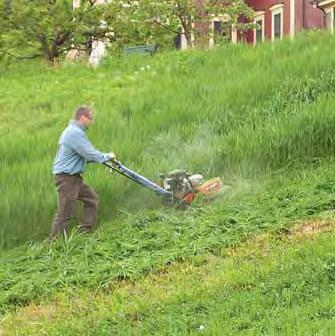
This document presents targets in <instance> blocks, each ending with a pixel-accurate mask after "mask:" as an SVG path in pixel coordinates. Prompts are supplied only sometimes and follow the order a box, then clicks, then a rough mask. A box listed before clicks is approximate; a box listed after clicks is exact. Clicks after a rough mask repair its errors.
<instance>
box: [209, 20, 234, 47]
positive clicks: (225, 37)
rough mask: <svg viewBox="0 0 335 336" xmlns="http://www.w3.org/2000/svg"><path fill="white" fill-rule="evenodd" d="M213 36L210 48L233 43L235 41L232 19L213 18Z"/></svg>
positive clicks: (211, 36)
mask: <svg viewBox="0 0 335 336" xmlns="http://www.w3.org/2000/svg"><path fill="white" fill-rule="evenodd" d="M210 25H211V34H210V38H209V47H213V46H214V45H216V44H221V45H222V44H224V43H227V42H231V41H232V39H233V33H234V32H233V29H232V24H231V20H230V17H229V16H228V15H227V14H226V15H219V16H217V17H214V16H213V19H212V20H211V21H210Z"/></svg>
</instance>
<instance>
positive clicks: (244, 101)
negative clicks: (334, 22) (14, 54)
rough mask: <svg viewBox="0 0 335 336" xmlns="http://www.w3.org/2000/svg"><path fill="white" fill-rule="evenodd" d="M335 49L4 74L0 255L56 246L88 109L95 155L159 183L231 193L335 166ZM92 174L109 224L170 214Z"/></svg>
mask: <svg viewBox="0 0 335 336" xmlns="http://www.w3.org/2000/svg"><path fill="white" fill-rule="evenodd" d="M334 47H335V40H334V38H333V37H332V36H328V35H327V34H321V33H317V34H316V33H313V34H306V35H302V36H300V38H298V39H296V40H295V41H294V42H293V41H289V40H287V41H284V42H282V43H278V44H271V45H270V44H264V45H262V46H259V47H257V48H251V47H249V46H245V45H238V46H229V47H225V48H222V49H215V50H212V51H208V52H204V51H187V52H180V53H168V54H162V55H157V57H153V58H149V57H138V58H137V57H135V58H127V59H112V58H111V59H107V60H105V62H104V64H103V65H102V66H101V67H99V68H98V69H91V68H89V67H86V66H84V65H63V66H60V67H58V68H49V67H46V66H43V65H40V64H34V63H31V64H24V65H23V64H17V65H15V66H9V67H3V68H2V71H1V73H0V81H1V87H0V137H1V142H0V157H1V160H0V223H1V227H0V247H1V248H9V247H12V246H16V245H19V244H21V243H23V242H26V241H31V240H39V239H42V238H43V237H45V236H47V234H48V232H49V227H50V222H51V220H52V216H53V212H54V210H55V202H56V195H55V190H54V187H53V181H52V174H51V164H52V161H53V157H54V154H55V151H56V144H57V140H58V137H59V135H60V133H61V132H62V130H63V128H64V127H65V126H66V125H67V123H68V120H69V119H70V118H71V116H72V114H73V111H74V109H75V108H76V107H77V106H78V105H80V104H89V105H92V106H94V108H95V110H96V122H95V125H94V126H93V127H92V129H91V130H90V131H89V136H90V138H91V139H92V141H93V143H94V144H95V145H96V147H97V148H99V149H101V150H103V151H110V150H113V151H114V152H116V153H117V155H118V157H119V159H120V160H121V161H123V162H124V163H125V164H126V165H128V166H130V167H131V168H133V169H135V170H137V171H139V172H141V173H142V174H144V175H146V176H148V177H149V178H151V179H153V180H156V179H157V176H158V173H159V172H161V171H167V170H170V169H173V168H178V167H181V168H187V169H189V170H191V171H194V172H198V171H199V172H203V173H204V174H205V175H206V176H208V177H211V176H214V175H219V176H223V177H224V181H227V182H230V183H231V182H234V181H238V180H244V179H256V180H257V179H261V178H262V176H263V175H266V174H270V173H272V172H274V171H277V170H278V169H281V170H282V171H284V172H285V171H286V172H287V171H288V170H290V169H292V168H293V167H295V166H297V165H301V164H315V163H317V162H318V161H319V160H320V159H322V158H326V157H329V156H333V154H334V137H333V130H334V126H335V114H334V112H333V111H334V107H335V103H334V88H335V76H334V71H333V69H334V66H335V55H334V53H333V50H334ZM85 175H86V179H87V181H88V182H89V183H90V184H91V185H92V186H94V188H95V189H96V191H97V192H98V193H99V195H100V199H101V211H100V219H101V222H106V221H108V220H111V219H114V220H115V221H116V222H117V221H118V216H119V213H120V211H121V212H123V211H126V212H128V211H133V210H136V209H143V208H156V207H157V206H159V204H160V203H159V200H157V199H156V198H155V196H153V195H152V194H151V193H150V192H149V191H146V190H143V189H140V187H138V186H136V185H134V184H131V183H130V182H128V181H125V180H124V179H123V178H122V177H118V176H111V175H110V174H109V173H108V172H107V171H106V170H105V169H104V168H103V167H99V166H93V165H92V166H90V167H89V168H88V170H87V172H86V174H85ZM139 193H140V195H141V197H139Z"/></svg>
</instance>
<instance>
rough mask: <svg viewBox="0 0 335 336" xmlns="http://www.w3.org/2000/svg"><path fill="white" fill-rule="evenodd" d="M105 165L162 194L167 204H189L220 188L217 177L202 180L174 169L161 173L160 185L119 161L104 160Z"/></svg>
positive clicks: (206, 196)
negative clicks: (167, 172)
mask: <svg viewBox="0 0 335 336" xmlns="http://www.w3.org/2000/svg"><path fill="white" fill-rule="evenodd" d="M105 165H106V166H107V167H108V168H109V169H111V170H112V171H115V172H117V173H119V174H121V175H123V176H125V177H127V178H128V179H130V180H132V181H134V182H136V183H138V184H140V185H142V186H144V187H146V188H148V189H150V190H152V191H153V192H155V193H156V194H157V195H159V196H162V197H163V198H164V200H165V201H166V202H167V203H168V204H175V205H189V204H191V203H192V201H193V200H195V199H196V198H197V197H198V196H199V195H202V196H203V197H204V198H206V199H210V198H212V197H213V196H215V195H217V194H218V193H219V192H220V191H221V188H222V181H221V179H220V178H219V177H215V178H212V179H210V180H207V181H203V176H202V175H200V174H193V175H192V174H189V173H187V172H186V171H184V170H174V171H172V172H171V173H169V174H168V175H161V176H160V177H161V179H162V186H160V185H158V184H156V183H154V182H152V181H150V180H149V179H147V178H146V177H144V176H142V175H140V174H138V173H136V172H134V171H133V170H131V169H129V168H127V167H126V166H124V165H123V164H122V163H121V162H119V161H116V160H115V161H112V162H105Z"/></svg>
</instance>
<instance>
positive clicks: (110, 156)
mask: <svg viewBox="0 0 335 336" xmlns="http://www.w3.org/2000/svg"><path fill="white" fill-rule="evenodd" d="M107 157H108V160H107V161H116V155H115V154H114V153H113V152H109V153H108V154H107Z"/></svg>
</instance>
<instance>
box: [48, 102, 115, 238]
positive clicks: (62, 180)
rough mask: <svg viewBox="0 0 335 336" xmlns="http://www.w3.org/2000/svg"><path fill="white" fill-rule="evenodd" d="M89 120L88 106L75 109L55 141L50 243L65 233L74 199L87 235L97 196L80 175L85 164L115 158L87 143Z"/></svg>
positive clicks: (72, 211)
mask: <svg viewBox="0 0 335 336" xmlns="http://www.w3.org/2000/svg"><path fill="white" fill-rule="evenodd" d="M92 119H93V114H92V111H91V110H90V109H89V108H88V107H86V106H81V107H78V108H77V110H76V112H75V115H74V120H72V121H71V122H70V124H69V126H68V127H67V128H66V129H65V130H64V131H63V133H62V135H61V137H60V139H59V143H58V150H57V154H56V157H55V160H54V163H53V173H54V177H55V184H56V189H57V193H58V199H57V211H56V214H55V217H54V220H53V223H52V225H51V234H50V239H51V240H53V239H55V238H56V236H57V234H58V233H59V232H61V233H66V229H67V225H68V222H69V220H70V219H71V218H72V217H73V215H74V212H75V203H76V201H77V200H79V201H81V202H82V203H83V204H84V210H83V218H82V222H81V226H80V229H81V231H83V232H90V231H92V230H93V229H94V227H95V225H96V221H97V212H98V196H97V195H96V193H95V192H94V191H93V190H92V189H91V188H90V187H89V186H88V185H87V184H85V183H84V182H83V178H82V177H81V174H82V173H83V171H84V166H85V163H86V162H98V163H104V162H106V161H110V160H113V159H115V155H114V153H108V154H107V153H101V152H99V151H98V150H96V149H95V148H94V147H93V146H92V144H91V143H90V141H89V139H88V138H87V135H86V133H85V132H86V130H87V129H88V128H89V126H90V125H91V123H92Z"/></svg>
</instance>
